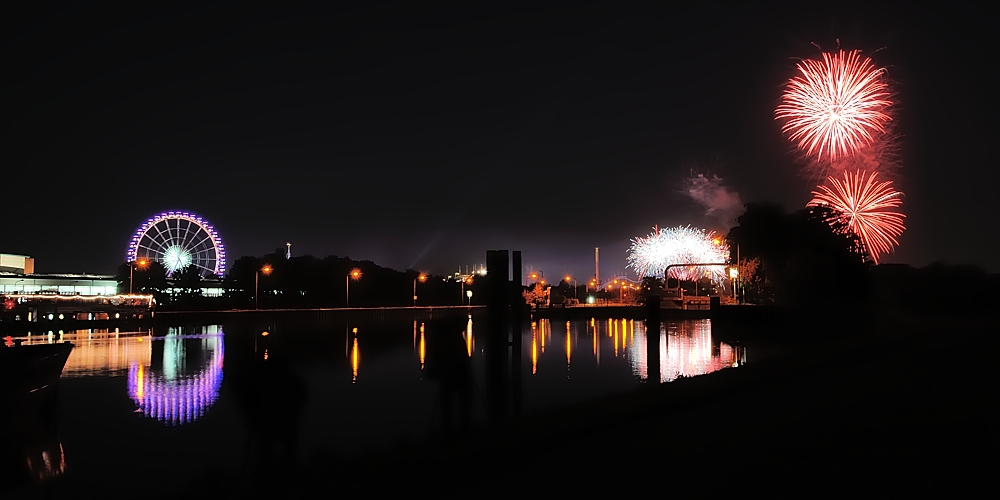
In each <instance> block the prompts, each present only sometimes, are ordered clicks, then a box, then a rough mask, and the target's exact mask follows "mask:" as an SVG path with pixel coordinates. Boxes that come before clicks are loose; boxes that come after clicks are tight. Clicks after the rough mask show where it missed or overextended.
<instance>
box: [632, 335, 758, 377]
mask: <svg viewBox="0 0 1000 500" xmlns="http://www.w3.org/2000/svg"><path fill="white" fill-rule="evenodd" d="M638 330H639V331H638V332H637V333H636V336H637V337H638V338H639V341H638V343H637V344H636V343H633V349H632V351H631V354H630V358H631V361H632V373H633V374H635V375H636V376H637V377H639V378H640V379H643V380H646V379H648V378H649V376H650V375H649V370H650V367H649V366H648V365H649V364H648V362H647V357H648V353H647V351H646V349H645V346H646V338H647V332H646V329H645V327H644V325H642V324H641V323H640V326H639V328H638ZM659 336H660V342H659V360H660V363H659V365H660V366H659V372H660V373H659V375H660V382H671V381H673V380H676V379H678V378H681V377H694V376H696V375H704V374H707V373H712V372H714V371H718V370H721V369H723V368H730V367H737V366H740V365H742V364H743V363H745V362H746V352H745V350H744V349H743V348H741V347H733V346H730V345H729V344H726V343H723V342H720V343H719V348H718V349H714V347H713V344H712V329H711V324H710V322H709V321H708V320H700V321H690V322H681V323H668V324H666V325H664V327H663V328H662V329H661V331H660V332H659ZM636 345H638V346H639V347H638V348H635V347H634V346H636Z"/></svg>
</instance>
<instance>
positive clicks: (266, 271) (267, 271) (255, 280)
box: [253, 264, 271, 309]
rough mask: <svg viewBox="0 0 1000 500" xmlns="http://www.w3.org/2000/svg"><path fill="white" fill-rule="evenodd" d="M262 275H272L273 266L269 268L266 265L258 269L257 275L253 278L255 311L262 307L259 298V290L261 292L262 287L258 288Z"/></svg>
mask: <svg viewBox="0 0 1000 500" xmlns="http://www.w3.org/2000/svg"><path fill="white" fill-rule="evenodd" d="M260 273H264V275H265V276H266V275H268V274H271V266H269V265H267V264H264V267H262V268H260V269H258V270H257V273H256V274H254V277H253V308H254V309H258V306H259V305H260V297H258V293H259V292H258V290H260V287H259V286H258V284H259V283H260Z"/></svg>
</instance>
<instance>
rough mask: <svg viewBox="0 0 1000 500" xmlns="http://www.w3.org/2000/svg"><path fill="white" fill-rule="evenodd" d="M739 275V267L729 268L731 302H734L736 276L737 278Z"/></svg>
mask: <svg viewBox="0 0 1000 500" xmlns="http://www.w3.org/2000/svg"><path fill="white" fill-rule="evenodd" d="M739 275H740V271H739V269H737V268H736V267H730V268H729V286H730V288H732V289H733V302H736V278H738V277H739Z"/></svg>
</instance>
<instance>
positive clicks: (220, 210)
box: [0, 2, 1000, 278]
mask: <svg viewBox="0 0 1000 500" xmlns="http://www.w3.org/2000/svg"><path fill="white" fill-rule="evenodd" d="M23 3H25V4H31V5H29V6H27V7H24V8H25V9H31V8H36V9H37V10H34V11H29V10H22V11H19V12H14V11H8V12H7V14H5V16H4V17H5V19H4V21H3V30H2V33H3V35H2V37H3V38H2V44H0V56H2V58H0V60H2V61H3V66H4V68H3V71H2V72H0V75H2V76H0V78H2V81H0V120H2V129H0V154H2V155H3V167H2V180H0V182H2V185H0V186H2V193H3V200H4V203H3V207H4V208H5V217H4V227H3V230H2V233H0V234H2V236H0V252H7V253H22V254H28V255H32V256H34V257H35V258H36V270H37V271H39V272H92V273H103V272H113V270H114V268H115V267H116V266H117V265H118V264H119V263H121V262H123V261H124V256H125V250H126V246H127V243H128V239H129V237H130V236H131V234H132V233H133V232H134V231H135V229H136V227H137V226H138V225H139V224H140V223H142V222H143V221H144V220H145V219H146V218H148V217H149V216H151V215H154V214H156V213H159V212H162V211H167V210H186V211H191V212H194V213H197V214H199V215H201V216H203V217H205V218H207V219H208V220H209V221H211V222H212V223H213V225H214V226H215V227H216V228H217V229H218V230H219V232H220V234H221V236H222V238H223V239H224V241H225V243H226V246H227V247H228V250H229V257H230V262H232V261H233V260H235V259H236V258H237V257H239V256H240V255H247V254H256V255H260V254H263V253H267V252H270V251H272V250H273V249H275V248H277V247H283V246H284V244H285V242H286V241H289V242H291V243H292V251H293V253H294V254H306V253H308V254H313V255H316V256H325V255H330V254H334V255H340V256H345V255H346V256H350V257H352V258H355V259H368V260H373V261H375V262H376V263H379V264H381V265H385V266H388V267H393V268H397V269H405V268H408V267H412V268H415V269H418V270H423V271H429V272H434V273H449V272H454V271H455V270H457V268H458V266H460V265H462V266H464V265H474V264H479V263H482V262H484V260H485V251H486V250H488V249H502V248H506V249H512V250H514V249H520V250H522V251H523V253H524V263H525V265H526V266H530V267H531V268H533V269H537V270H542V271H544V272H545V274H546V276H547V277H548V276H551V277H553V278H555V277H557V276H559V275H561V274H564V273H572V274H574V275H576V276H579V277H581V278H583V277H588V276H590V275H591V274H592V273H593V254H594V247H595V246H599V247H601V257H602V259H601V269H602V273H601V274H602V276H607V275H610V274H611V273H613V272H615V271H622V270H624V268H625V265H626V261H625V256H626V254H625V252H626V249H627V248H628V245H629V239H630V238H633V237H635V236H640V235H645V234H647V233H649V232H650V230H651V228H652V226H653V225H660V226H661V227H662V226H671V225H678V224H684V225H686V224H691V225H694V226H698V227H705V228H707V229H716V230H722V231H725V230H726V229H728V227H726V224H725V221H721V222H720V221H718V220H716V218H714V217H709V216H706V215H705V210H704V208H702V207H701V206H699V205H697V204H696V203H694V202H693V201H692V200H690V199H688V198H687V197H685V196H683V195H682V194H680V193H679V191H680V190H681V188H682V187H683V181H684V179H685V178H686V177H687V176H688V175H689V174H690V172H691V170H692V169H696V170H697V171H699V172H702V173H706V174H710V175H718V176H719V177H721V178H723V180H724V182H725V184H726V185H728V186H729V187H730V188H731V189H733V190H735V191H737V192H738V193H739V195H740V197H741V199H742V200H743V201H757V200H770V201H776V202H781V203H783V204H785V206H786V207H788V208H789V209H795V208H799V207H801V206H802V205H803V204H804V203H805V202H807V201H808V199H809V192H810V190H811V189H813V188H814V187H815V182H811V181H809V180H808V179H805V178H803V176H802V175H800V173H799V172H800V170H801V168H800V167H799V166H798V165H797V164H796V163H795V162H794V158H793V155H791V154H790V153H789V151H790V143H789V142H788V141H787V140H786V139H785V138H783V137H782V136H781V133H780V128H779V124H778V123H777V122H775V120H774V115H773V111H774V106H775V105H776V103H777V100H778V97H779V95H780V92H781V88H782V84H783V82H784V81H785V80H786V79H788V78H789V77H791V76H793V75H794V70H795V58H799V57H817V56H818V51H817V49H816V48H815V47H814V46H812V45H811V43H813V42H814V43H816V44H819V45H820V46H821V47H823V48H824V49H826V50H834V49H836V46H837V42H836V40H837V39H838V38H839V39H840V43H841V46H842V47H843V48H845V49H855V48H857V49H862V50H864V51H865V52H866V53H872V52H874V51H876V50H877V49H882V50H881V51H879V52H878V53H876V54H875V55H874V57H875V60H876V62H877V63H878V64H879V65H880V66H884V67H887V68H888V69H889V72H890V76H891V78H892V80H893V82H894V85H895V87H894V89H895V90H896V92H897V93H898V99H899V102H900V105H899V106H897V108H896V113H895V115H894V116H895V119H896V123H897V125H898V127H899V130H900V132H901V133H902V134H903V143H902V145H903V169H902V178H901V179H900V181H899V188H900V190H902V191H904V192H905V193H906V198H905V203H904V206H903V210H904V212H905V213H906V215H907V220H906V225H907V231H906V232H905V233H904V234H903V236H902V237H901V239H900V244H901V245H900V247H899V248H898V249H897V251H896V253H895V254H893V255H889V256H887V257H884V258H883V261H884V262H903V263H909V264H913V265H917V266H923V265H926V264H928V263H930V262H932V261H935V260H944V261H946V262H949V263H971V264H977V265H981V266H983V267H985V268H987V269H989V270H991V271H1000V264H998V262H997V260H996V259H995V258H994V255H995V249H996V248H997V247H998V244H1000V241H998V239H1000V236H998V232H997V231H995V230H993V225H994V223H993V222H992V221H993V217H994V215H990V214H995V209H994V208H993V207H992V203H989V202H990V201H992V200H993V199H994V197H995V195H994V192H995V190H996V186H997V185H998V182H997V181H998V180H1000V179H998V174H997V168H996V167H997V165H996V157H997V156H996V154H995V153H994V150H995V144H997V139H996V136H997V134H996V132H997V130H996V126H995V125H993V124H994V123H995V117H996V115H997V97H996V82H997V80H998V78H997V77H998V76H1000V75H998V69H997V57H996V52H995V50H993V49H995V44H993V40H992V38H993V35H990V33H991V32H992V31H993V30H994V29H995V27H996V25H997V18H996V16H993V15H991V14H987V11H984V10H979V9H978V8H973V7H969V6H968V5H966V4H964V3H963V2H948V3H947V4H946V5H947V9H948V10H942V11H928V10H925V9H924V8H922V7H917V6H916V5H911V4H906V3H897V4H873V3H864V4H858V5H856V6H852V5H851V4H848V3H836V4H830V3H825V4H823V5H825V6H828V7H830V8H835V9H836V10H830V11H826V12H823V11H819V10H802V7H801V6H798V5H796V4H791V3H787V4H761V5H758V6H751V7H744V6H740V7H734V6H731V5H728V4H706V5H702V6H700V7H697V8H693V7H689V8H682V9H680V10H678V9H677V8H668V7H667V6H666V5H667V4H668V2H660V3H648V4H632V3H627V2H612V3H607V4H604V5H598V6H583V5H582V4H578V5H576V6H572V7H567V8H559V9H557V8H552V9H538V10H509V9H510V7H509V4H497V5H494V6H492V7H484V6H477V7H464V8H463V7H457V8H456V7H454V6H451V7H447V8H444V7H441V8H431V7H428V6H427V5H420V4H416V3H414V4H409V5H406V6H390V5H389V4H383V5H382V6H380V7H371V6H368V4H369V3H368V2H358V3H360V4H364V5H365V6H364V7H355V8H343V7H342V6H341V5H340V4H341V3H342V2H329V3H326V4H325V5H322V6H314V7H308V6H307V7H282V8H280V9H275V8H271V9H260V10H253V9H249V8H248V7H246V6H245V5H244V3H236V2H232V3H226V4H215V5H211V6H210V5H209V4H204V5H205V6H204V7H202V8H199V9H192V10H186V11H182V10H177V9H176V8H175V7H173V6H170V5H164V6H162V7H160V6H157V7H156V8H155V9H152V10H145V9H146V7H145V5H144V6H142V7H135V8H130V9H125V10H122V9H118V8H111V7H107V8H105V7H100V6H95V5H92V4H89V3H84V2H77V3H73V4H72V5H71V6H67V7H63V8H49V7H34V3H31V2H23ZM471 3H475V4H478V2H471ZM334 4H336V6H333V5H334Z"/></svg>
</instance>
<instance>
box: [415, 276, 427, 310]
mask: <svg viewBox="0 0 1000 500" xmlns="http://www.w3.org/2000/svg"><path fill="white" fill-rule="evenodd" d="M418 280H419V281H420V282H421V283H423V282H425V281H427V275H426V274H421V275H420V276H417V277H416V278H413V307H417V281H418Z"/></svg>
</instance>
